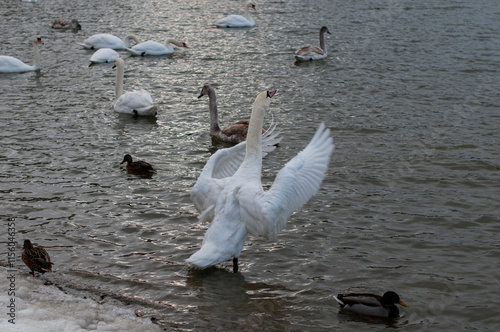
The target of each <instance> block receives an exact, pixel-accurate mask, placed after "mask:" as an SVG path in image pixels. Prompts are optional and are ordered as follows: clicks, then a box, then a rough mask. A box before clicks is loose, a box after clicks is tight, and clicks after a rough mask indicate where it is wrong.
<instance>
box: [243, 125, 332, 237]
mask: <svg viewBox="0 0 500 332" xmlns="http://www.w3.org/2000/svg"><path fill="white" fill-rule="evenodd" d="M334 148H335V145H334V144H333V138H332V137H331V136H330V129H328V128H325V124H324V123H321V124H320V126H319V128H318V130H317V131H316V133H315V134H314V136H313V138H312V139H311V141H310V142H309V144H308V145H307V146H306V148H305V149H304V150H302V151H301V152H299V154H297V155H296V156H295V157H294V158H293V159H292V160H290V161H289V162H288V163H287V164H286V165H285V166H284V167H283V168H282V169H281V170H280V171H279V172H278V175H277V176H276V179H275V180H274V183H273V185H272V186H271V188H270V189H269V191H267V192H264V194H263V196H262V197H261V201H260V202H259V203H258V204H260V205H261V207H262V213H263V215H264V218H263V219H260V220H259V221H257V222H256V221H255V220H254V222H253V223H250V222H247V230H248V231H249V232H250V233H252V234H255V235H267V236H269V237H272V236H274V235H276V234H277V233H278V232H279V231H280V230H281V229H283V228H284V227H285V225H286V221H287V220H288V218H289V217H290V216H291V215H292V213H293V212H294V211H295V210H297V209H299V208H301V207H302V205H304V204H305V203H306V202H307V201H308V200H309V199H310V198H311V197H312V196H313V195H315V194H316V193H317V192H318V190H319V187H320V185H321V182H322V181H323V178H324V177H325V173H326V170H327V168H328V163H329V161H330V156H331V154H332V152H333V149H334ZM259 222H261V224H260V225H259ZM264 223H265V224H264Z"/></svg>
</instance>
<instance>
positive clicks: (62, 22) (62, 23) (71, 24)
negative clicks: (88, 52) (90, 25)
mask: <svg viewBox="0 0 500 332" xmlns="http://www.w3.org/2000/svg"><path fill="white" fill-rule="evenodd" d="M52 29H73V30H75V31H77V30H82V26H81V25H80V23H79V22H78V20H77V19H76V18H74V19H72V20H71V21H70V20H67V19H65V18H60V19H58V20H55V21H54V22H52Z"/></svg>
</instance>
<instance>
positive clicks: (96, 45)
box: [80, 33, 139, 50]
mask: <svg viewBox="0 0 500 332" xmlns="http://www.w3.org/2000/svg"><path fill="white" fill-rule="evenodd" d="M131 40H133V41H134V42H135V43H137V44H138V43H139V39H138V38H137V37H136V36H134V35H129V36H127V37H125V38H124V39H123V40H121V39H120V38H118V37H116V36H113V35H112V34H109V33H99V34H97V35H93V36H90V37H89V38H87V39H85V41H84V42H83V43H80V45H81V46H83V47H85V48H89V49H91V50H97V49H100V48H111V49H114V50H122V49H125V48H130V41H131Z"/></svg>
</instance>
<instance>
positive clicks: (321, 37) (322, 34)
mask: <svg viewBox="0 0 500 332" xmlns="http://www.w3.org/2000/svg"><path fill="white" fill-rule="evenodd" d="M325 32H326V30H323V29H321V30H320V31H319V47H320V48H321V49H322V50H323V52H325V54H327V52H326V44H325Z"/></svg>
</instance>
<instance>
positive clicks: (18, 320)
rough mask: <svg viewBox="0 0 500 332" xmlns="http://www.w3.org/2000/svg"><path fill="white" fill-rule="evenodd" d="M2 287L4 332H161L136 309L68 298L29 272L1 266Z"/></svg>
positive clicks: (0, 327) (1, 327)
mask: <svg viewBox="0 0 500 332" xmlns="http://www.w3.org/2000/svg"><path fill="white" fill-rule="evenodd" d="M0 285H1V287H0V289H1V291H0V305H1V308H2V309H1V310H0V314H1V317H2V319H1V320H0V331H2V332H10V331H23V332H37V331H61V332H63V331H64V332H66V331H68V332H70V331H71V332H73V331H88V330H91V331H140V332H149V331H161V329H160V327H159V326H157V325H155V324H153V323H152V322H151V320H150V319H145V318H139V317H137V316H136V315H135V313H134V311H133V310H132V309H128V308H123V307H119V306H117V305H113V304H111V303H102V304H101V303H97V302H96V301H94V300H92V299H89V298H83V297H78V296H75V295H71V294H67V293H65V292H63V291H61V290H60V289H58V288H57V287H55V286H53V285H45V284H44V280H43V279H41V278H39V277H36V278H33V277H32V276H31V275H29V274H28V273H27V272H26V271H22V272H21V271H18V270H15V271H14V272H10V270H8V269H7V268H6V267H3V266H0ZM13 322H15V324H12V323H13Z"/></svg>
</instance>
